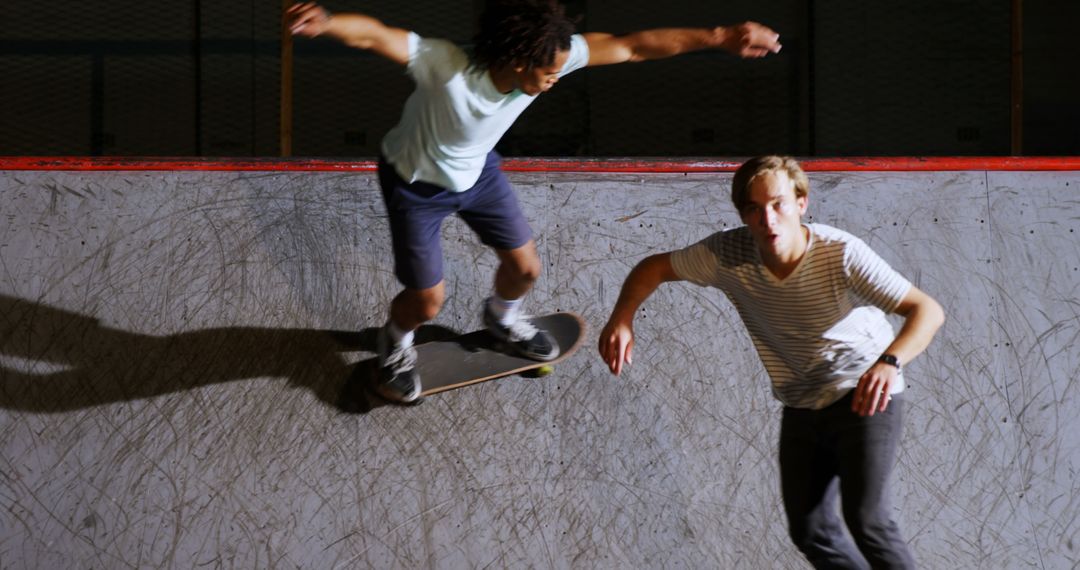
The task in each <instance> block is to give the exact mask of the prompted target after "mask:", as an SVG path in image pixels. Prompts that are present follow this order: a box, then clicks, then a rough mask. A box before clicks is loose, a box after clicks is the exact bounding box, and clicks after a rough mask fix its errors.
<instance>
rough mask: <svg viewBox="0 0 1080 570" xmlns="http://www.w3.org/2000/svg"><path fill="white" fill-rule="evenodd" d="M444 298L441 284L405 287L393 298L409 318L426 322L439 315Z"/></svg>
mask: <svg viewBox="0 0 1080 570" xmlns="http://www.w3.org/2000/svg"><path fill="white" fill-rule="evenodd" d="M444 300H445V289H444V288H443V287H442V284H441V283H440V284H439V285H436V286H434V287H431V288H428V289H406V290H405V291H403V292H402V294H401V295H400V296H399V297H398V298H397V299H396V300H395V301H396V304H398V305H399V306H400V308H401V310H403V311H406V312H405V313H401V314H402V315H403V316H405V318H409V320H415V321H417V322H420V323H426V322H428V321H430V320H432V319H434V318H435V317H437V316H438V315H439V311H441V310H442V306H443V301H444Z"/></svg>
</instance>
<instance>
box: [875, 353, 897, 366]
mask: <svg viewBox="0 0 1080 570" xmlns="http://www.w3.org/2000/svg"><path fill="white" fill-rule="evenodd" d="M878 362H884V363H885V364H890V365H892V366H895V367H897V368H900V359H899V358H896V357H895V356H893V355H891V354H882V355H881V357H880V358H878Z"/></svg>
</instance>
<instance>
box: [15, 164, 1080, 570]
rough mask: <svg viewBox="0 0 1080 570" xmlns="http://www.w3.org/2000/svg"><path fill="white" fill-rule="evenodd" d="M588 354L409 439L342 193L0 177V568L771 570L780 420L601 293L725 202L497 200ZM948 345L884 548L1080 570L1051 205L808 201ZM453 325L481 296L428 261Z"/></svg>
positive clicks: (477, 263) (371, 230)
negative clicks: (375, 345) (619, 332)
mask: <svg viewBox="0 0 1080 570" xmlns="http://www.w3.org/2000/svg"><path fill="white" fill-rule="evenodd" d="M512 178H513V180H514V182H515V184H516V186H517V188H518V190H519V194H520V196H521V198H522V201H523V204H524V207H525V208H526V210H527V213H528V215H529V217H530V219H531V220H532V222H533V227H534V229H535V231H536V234H537V239H538V243H539V248H540V251H541V254H542V256H543V259H544V263H545V269H546V273H545V274H544V276H543V277H542V279H541V280H540V282H539V284H538V286H537V288H536V290H535V293H534V294H533V295H532V296H531V298H530V299H529V302H528V308H529V310H531V311H534V312H539V311H549V310H573V311H577V312H580V313H581V314H582V315H583V316H584V317H585V319H586V321H587V322H588V323H590V326H591V327H592V330H591V331H590V333H589V337H588V338H587V340H586V348H585V349H583V350H582V351H581V352H580V353H579V354H577V355H576V356H575V357H573V358H572V359H570V360H569V361H568V362H566V363H564V364H562V365H560V366H559V367H558V369H557V370H556V373H555V374H554V375H552V376H549V377H547V378H544V379H539V380H535V379H533V380H529V379H521V378H510V379H506V380H502V381H497V382H491V383H487V384H483V385H479V386H474V387H471V388H467V389H463V390H458V391H454V392H449V393H446V394H443V395H439V396H436V397H433V398H431V399H429V400H428V401H427V402H426V403H425V404H423V405H422V406H419V407H415V408H398V407H393V406H385V405H379V403H378V402H372V401H367V400H365V398H363V397H362V394H361V393H360V392H358V391H356V390H355V389H354V387H353V384H351V383H350V382H349V378H350V376H351V375H352V374H354V373H355V367H354V364H355V363H356V362H358V361H361V360H364V359H366V358H368V357H369V356H370V349H371V344H372V343H371V339H372V334H371V331H372V327H375V326H377V325H379V324H381V323H382V321H383V319H384V316H383V315H384V312H385V309H386V306H387V303H388V300H389V299H390V298H391V297H392V295H393V294H394V293H395V292H396V285H395V281H394V279H393V276H392V274H391V271H390V267H389V264H388V263H389V259H390V254H389V248H388V246H387V236H388V230H387V227H386V223H385V220H384V218H383V207H382V204H381V200H380V198H379V196H378V190H377V188H376V186H375V184H374V180H373V177H372V176H369V175H342V174H281V173H242V174H235V173H194V172H181V173H160V172H149V173H136V172H125V173H57V172H5V173H0V449H2V463H0V471H2V478H0V506H2V508H0V567H3V568H70V567H81V568H192V567H200V568H472V567H491V568H507V567H551V568H794V567H802V566H803V563H802V561H801V559H800V557H799V555H798V554H797V553H796V552H795V550H794V548H793V547H791V546H790V545H789V543H788V540H787V537H786V534H785V521H784V518H783V515H782V514H781V512H780V510H779V506H780V504H779V496H778V492H777V477H776V458H775V447H776V441H775V440H776V434H777V427H778V420H779V406H778V404H776V403H775V402H774V401H773V400H772V397H771V396H770V394H769V389H768V383H767V380H766V378H765V375H764V372H763V370H762V368H761V365H760V363H759V361H758V359H757V356H756V354H755V353H754V351H753V348H752V346H751V345H750V343H749V341H748V339H747V338H746V335H745V332H744V330H743V327H742V325H741V324H740V322H739V320H738V318H737V317H736V315H735V314H734V313H733V310H732V308H731V306H730V305H729V304H728V303H727V301H726V300H725V299H724V298H723V297H722V295H720V294H719V293H718V292H716V291H712V290H706V289H700V288H696V287H693V286H689V285H670V286H666V287H664V288H662V289H661V290H660V291H659V292H658V293H657V294H656V295H655V296H654V297H653V299H651V300H650V302H649V303H648V304H647V305H646V306H645V308H644V309H643V310H642V312H641V313H640V315H639V318H638V321H637V333H638V346H637V353H636V356H635V361H634V365H633V366H632V367H631V369H630V370H629V372H628V373H627V374H626V376H625V377H624V378H622V379H618V380H616V379H613V378H612V377H611V376H609V375H608V374H607V372H606V371H605V369H604V368H603V366H602V365H601V363H600V362H599V360H598V358H597V357H596V356H595V353H594V350H593V348H592V347H593V346H594V345H595V338H596V333H597V330H598V329H599V328H600V326H602V324H603V322H604V320H605V318H606V315H607V312H608V311H609V310H610V308H611V306H612V304H613V303H614V301H615V298H616V295H617V293H618V288H619V285H620V284H621V282H622V279H623V278H624V277H625V275H626V273H627V272H628V271H629V269H630V267H631V266H632V265H633V264H634V263H635V262H637V261H638V260H639V259H641V258H642V257H643V256H644V255H646V254H647V253H649V252H654V251H658V250H670V249H673V248H676V247H681V246H683V245H686V244H688V243H691V242H692V241H695V240H697V239H698V238H700V237H703V236H705V235H706V234H708V233H710V232H712V231H714V230H716V229H717V228H721V227H724V226H731V225H734V224H737V223H738V220H737V217H736V216H735V214H734V213H733V210H732V208H731V207H730V206H729V205H728V200H727V191H728V183H729V181H730V176H729V175H706V174H691V175H682V174H671V175H573V174H557V175H554V174H545V175H540V174H530V175H515V176H513V177H512ZM811 179H812V184H813V186H814V190H813V194H812V203H811V214H812V218H813V219H814V220H816V221H821V222H825V223H829V224H833V225H836V226H839V227H842V228H845V229H848V230H849V231H852V232H853V233H855V234H857V235H860V236H862V237H863V238H864V239H865V240H866V241H867V242H868V243H869V244H870V245H871V246H872V247H874V248H875V249H876V250H877V251H878V252H880V253H881V254H882V255H883V256H884V257H885V258H886V259H888V260H889V261H890V262H891V263H893V264H894V266H896V267H897V268H898V269H900V270H901V271H902V272H903V273H905V274H906V275H908V276H909V277H910V278H911V279H912V280H914V281H915V282H916V283H917V284H918V285H919V286H920V287H922V288H923V289H925V290H926V291H928V292H930V293H931V294H932V295H934V296H935V297H937V298H938V299H939V300H940V301H941V303H942V304H943V305H944V306H945V307H946V309H947V311H948V314H949V317H950V320H949V322H948V323H947V325H946V327H945V328H944V329H943V330H942V332H941V333H940V334H939V336H938V338H937V339H936V340H935V342H934V343H933V345H932V346H931V347H930V349H929V350H928V351H927V353H926V354H924V355H923V356H922V357H921V358H920V359H918V360H917V361H916V362H914V363H912V364H911V365H910V367H909V369H908V370H909V381H910V384H911V389H910V392H909V401H910V407H909V408H908V409H909V415H908V417H907V432H906V435H905V438H904V442H903V446H902V450H901V453H900V459H899V466H898V468H897V470H896V472H895V477H894V485H893V491H894V495H895V499H896V504H897V510H896V516H897V517H898V519H899V521H900V522H901V524H902V526H903V528H904V530H905V532H906V535H907V536H908V537H909V540H910V542H911V544H912V546H913V548H914V550H915V552H916V555H917V557H918V559H919V561H920V562H921V564H922V565H923V566H925V567H928V568H1009V569H1013V568H1075V567H1077V565H1078V564H1080V540H1078V538H1080V520H1078V517H1080V499H1078V497H1080V489H1078V485H1080V483H1077V481H1076V475H1077V471H1078V470H1080V436H1078V435H1077V434H1078V433H1080V419H1078V416H1080V413H1078V412H1080V402H1078V398H1080V396H1078V394H1077V374H1076V373H1077V371H1078V369H1080V342H1078V341H1080V339H1078V335H1080V247H1078V240H1080V173H1076V172H1072V173H997V172H990V173H986V172H943V173H903V174H890V173H843V174H841V173H822V174H815V175H813V176H811ZM444 244H445V250H446V254H447V260H448V262H447V275H448V281H447V282H448V291H449V300H448V302H447V304H446V309H445V311H444V313H443V314H442V316H441V317H440V318H439V319H438V321H437V322H436V323H435V324H436V325H437V326H435V327H429V328H428V329H426V330H425V334H426V335H435V334H441V333H446V332H450V331H465V330H471V329H473V328H476V327H477V326H478V324H479V317H478V309H477V307H478V304H479V302H480V300H481V299H482V298H483V297H484V296H485V295H486V294H487V293H488V290H489V288H490V278H491V274H492V270H493V267H494V264H495V259H494V257H493V255H492V254H491V253H489V252H488V251H486V250H484V249H483V248H482V247H479V246H478V245H477V244H476V243H475V240H474V239H473V237H472V236H471V234H470V233H469V231H468V230H467V228H466V227H465V226H464V225H463V224H461V223H460V222H458V221H456V220H455V221H452V222H450V223H448V224H447V225H446V227H445V228H444Z"/></svg>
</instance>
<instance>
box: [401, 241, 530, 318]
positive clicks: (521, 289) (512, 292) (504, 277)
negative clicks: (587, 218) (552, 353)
mask: <svg viewBox="0 0 1080 570" xmlns="http://www.w3.org/2000/svg"><path fill="white" fill-rule="evenodd" d="M495 253H496V254H497V255H498V256H499V261H500V263H499V269H498V270H497V271H495V294H496V295H498V296H499V297H502V298H503V299H507V300H512V299H520V298H521V297H524V296H525V293H528V292H529V289H532V286H533V284H534V283H536V280H537V279H538V278H539V277H540V269H541V267H542V266H541V264H540V256H539V255H537V253H536V243H535V242H534V241H533V240H529V241H528V242H527V243H526V244H525V245H523V246H521V247H519V248H516V249H497V250H495ZM395 322H397V321H395Z"/></svg>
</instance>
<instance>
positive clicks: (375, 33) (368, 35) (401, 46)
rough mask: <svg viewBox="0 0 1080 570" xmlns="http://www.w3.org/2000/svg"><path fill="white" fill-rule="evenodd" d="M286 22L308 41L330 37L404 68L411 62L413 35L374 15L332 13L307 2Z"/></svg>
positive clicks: (288, 15) (288, 12)
mask: <svg viewBox="0 0 1080 570" xmlns="http://www.w3.org/2000/svg"><path fill="white" fill-rule="evenodd" d="M285 22H286V24H287V25H288V26H289V31H291V32H292V33H293V35H297V36H303V37H308V38H314V37H316V36H322V35H326V36H330V37H332V38H334V39H336V40H338V41H340V42H342V43H344V44H345V45H347V46H351V47H354V48H359V49H366V50H371V51H373V52H375V53H377V54H379V55H381V56H383V57H385V58H387V59H389V60H391V61H393V62H396V63H400V64H401V65H405V64H407V63H409V32H408V31H407V30H403V29H401V28H391V27H390V26H387V25H386V24H383V23H382V22H381V21H379V20H377V19H375V18H372V17H371V16H365V15H363V14H330V12H329V11H327V10H326V9H325V8H323V7H322V6H319V5H318V4H316V3H314V2H303V3H299V4H293V5H292V6H290V7H289V9H288V10H286V11H285Z"/></svg>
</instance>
